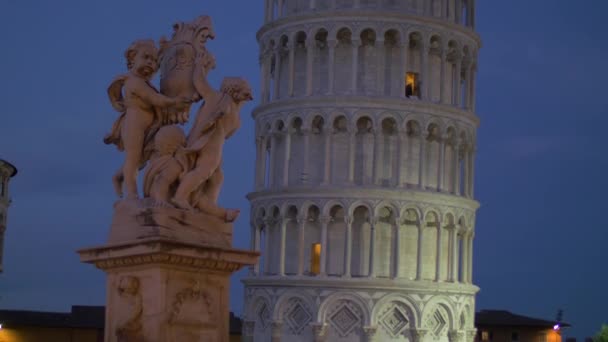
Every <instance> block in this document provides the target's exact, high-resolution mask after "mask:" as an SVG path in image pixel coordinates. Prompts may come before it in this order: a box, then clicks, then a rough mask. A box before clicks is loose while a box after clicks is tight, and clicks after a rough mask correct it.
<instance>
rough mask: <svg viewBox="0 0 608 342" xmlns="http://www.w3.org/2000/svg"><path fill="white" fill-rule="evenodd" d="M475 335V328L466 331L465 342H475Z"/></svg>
mask: <svg viewBox="0 0 608 342" xmlns="http://www.w3.org/2000/svg"><path fill="white" fill-rule="evenodd" d="M476 335H477V329H476V328H473V329H469V330H467V342H473V341H475V336H476Z"/></svg>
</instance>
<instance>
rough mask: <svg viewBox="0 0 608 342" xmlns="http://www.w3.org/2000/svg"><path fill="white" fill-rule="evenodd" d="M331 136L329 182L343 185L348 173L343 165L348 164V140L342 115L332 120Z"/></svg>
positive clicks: (344, 118) (345, 120)
mask: <svg viewBox="0 0 608 342" xmlns="http://www.w3.org/2000/svg"><path fill="white" fill-rule="evenodd" d="M332 126H333V135H332V137H331V139H332V144H331V182H332V184H343V183H346V181H347V180H348V172H345V170H344V165H348V164H349V154H350V148H352V147H350V139H349V134H348V121H347V119H346V117H345V116H344V115H340V116H338V117H336V118H335V119H334V122H333V125H332Z"/></svg>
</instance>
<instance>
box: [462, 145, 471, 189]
mask: <svg viewBox="0 0 608 342" xmlns="http://www.w3.org/2000/svg"><path fill="white" fill-rule="evenodd" d="M470 157H471V156H470V155H469V148H468V146H465V147H464V191H463V192H464V193H463V195H464V196H465V197H471V195H470V193H471V192H470V188H469V187H470V185H471V162H470Z"/></svg>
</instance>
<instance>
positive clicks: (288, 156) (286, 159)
mask: <svg viewBox="0 0 608 342" xmlns="http://www.w3.org/2000/svg"><path fill="white" fill-rule="evenodd" d="M291 133H292V130H291V128H290V127H286V128H285V150H284V152H285V154H284V155H283V187H285V188H286V187H288V186H289V161H290V159H291Z"/></svg>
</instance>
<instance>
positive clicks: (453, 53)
mask: <svg viewBox="0 0 608 342" xmlns="http://www.w3.org/2000/svg"><path fill="white" fill-rule="evenodd" d="M446 57H447V66H446V67H447V68H446V72H447V75H448V76H449V79H448V80H447V81H446V85H445V86H446V91H447V92H448V94H451V95H450V103H451V104H452V105H456V104H457V103H458V102H457V100H456V99H457V96H458V90H459V89H460V87H459V84H460V74H461V54H460V51H459V47H458V43H456V42H455V41H453V40H451V41H449V42H448V52H447V56H446Z"/></svg>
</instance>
